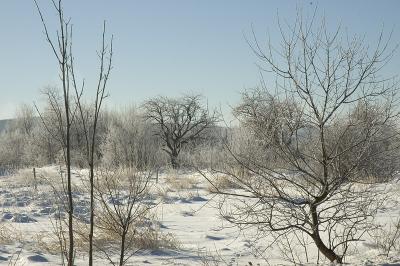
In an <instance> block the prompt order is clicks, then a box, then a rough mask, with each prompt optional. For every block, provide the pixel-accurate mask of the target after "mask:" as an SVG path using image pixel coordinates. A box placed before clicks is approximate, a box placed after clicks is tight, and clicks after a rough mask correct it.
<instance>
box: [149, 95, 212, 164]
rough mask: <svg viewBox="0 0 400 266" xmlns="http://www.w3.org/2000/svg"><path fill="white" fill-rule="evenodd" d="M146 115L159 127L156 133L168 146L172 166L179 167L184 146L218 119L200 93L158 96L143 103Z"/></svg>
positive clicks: (165, 149) (196, 138)
mask: <svg viewBox="0 0 400 266" xmlns="http://www.w3.org/2000/svg"><path fill="white" fill-rule="evenodd" d="M143 107H144V109H145V117H146V118H147V119H148V120H150V121H152V122H154V123H155V124H156V125H157V127H158V133H157V135H158V136H159V137H160V138H161V139H162V141H163V142H164V144H165V146H164V148H163V150H164V151H165V152H166V153H168V155H169V157H170V160H171V165H172V167H173V168H174V169H175V168H178V167H179V162H178V155H179V153H180V151H181V149H182V147H183V146H184V145H186V144H187V143H189V142H192V141H195V140H198V139H200V138H201V137H202V136H204V132H205V130H206V129H207V128H210V127H212V126H214V125H215V123H216V122H217V121H218V116H217V113H216V112H211V113H210V112H209V110H208V108H207V107H205V106H203V105H202V103H201V96H200V95H188V96H183V97H181V98H168V97H156V98H153V99H150V100H148V101H147V102H145V103H144V105H143Z"/></svg>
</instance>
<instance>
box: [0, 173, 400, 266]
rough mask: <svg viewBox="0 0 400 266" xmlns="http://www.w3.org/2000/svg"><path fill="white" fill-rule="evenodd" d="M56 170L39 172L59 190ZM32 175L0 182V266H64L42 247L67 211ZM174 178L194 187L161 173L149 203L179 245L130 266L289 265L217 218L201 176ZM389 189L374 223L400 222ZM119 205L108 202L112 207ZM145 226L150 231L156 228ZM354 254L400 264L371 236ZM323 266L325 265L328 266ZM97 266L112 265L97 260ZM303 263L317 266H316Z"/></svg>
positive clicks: (79, 206) (355, 258)
mask: <svg viewBox="0 0 400 266" xmlns="http://www.w3.org/2000/svg"><path fill="white" fill-rule="evenodd" d="M58 169H59V168H58V167H56V166H48V167H44V168H40V169H37V173H38V174H39V175H41V176H42V177H46V178H47V180H48V181H54V182H55V184H57V182H58V184H59V183H60V181H59V180H58V181H57V178H59V176H58ZM21 173H22V174H21ZM29 173H30V171H29V170H26V171H25V172H24V171H22V172H20V173H16V174H15V175H12V176H4V177H1V178H0V187H1V188H2V189H1V191H0V211H1V214H0V215H1V216H0V217H1V222H0V228H2V229H1V230H0V265H10V264H12V265H61V260H60V255H59V254H51V253H50V252H48V251H46V250H45V249H44V248H43V245H42V244H40V243H43V242H44V241H46V239H49V238H51V237H54V232H53V229H54V226H53V225H54V221H55V217H57V216H59V215H62V216H65V215H66V213H65V211H64V210H63V209H62V208H61V209H58V208H56V207H55V206H56V204H55V203H56V202H57V199H56V197H55V196H54V193H53V192H52V188H51V187H50V186H49V185H47V184H46V182H40V183H39V185H38V189H37V190H35V188H34V186H33V183H32V182H33V181H32V180H31V179H33V178H31V177H30V176H29ZM78 175H80V176H83V175H84V173H82V172H78V171H76V175H74V184H75V186H76V187H79V186H81V184H82V182H81V181H80V179H79V178H78ZM174 178H175V179H176V180H175V182H179V180H184V179H190V185H188V186H187V187H186V186H181V187H178V186H171V180H169V179H170V177H168V174H167V173H164V174H161V175H160V177H159V183H157V184H156V183H155V181H154V183H153V184H152V189H151V191H152V195H151V196H149V197H148V198H146V200H145V201H144V203H146V204H149V205H152V206H155V207H154V209H153V211H154V212H155V216H156V217H157V219H158V223H156V224H155V226H156V227H158V229H159V230H160V231H161V232H162V233H165V234H167V233H169V234H172V235H173V236H174V237H175V239H176V240H177V241H178V242H179V245H178V248H177V249H176V250H170V249H160V250H143V251H140V252H138V253H137V254H135V255H134V256H133V257H132V258H131V259H130V260H129V262H128V265H232V266H233V265H249V262H251V263H252V265H258V264H259V265H292V263H290V262H288V261H287V260H285V259H284V258H282V256H281V255H280V253H279V252H278V248H277V247H275V246H272V247H271V248H270V249H268V250H267V252H265V254H264V255H265V256H266V257H265V258H262V257H260V256H259V255H257V253H256V250H255V248H256V247H260V245H261V246H262V244H263V241H262V240H261V241H259V242H258V244H256V243H255V242H254V231H252V229H249V230H248V231H246V230H244V231H241V230H238V229H237V228H236V227H234V226H232V225H231V224H229V223H228V222H226V221H224V220H223V219H221V218H220V216H219V212H218V210H217V208H216V207H217V206H218V197H216V196H215V195H214V194H211V193H210V192H209V189H207V188H208V187H209V185H208V183H207V181H206V180H205V179H203V178H202V177H201V175H199V174H197V173H176V174H175V176H174ZM389 187H390V189H391V191H392V192H393V195H395V196H394V197H393V198H391V200H390V201H388V203H387V206H386V208H385V209H384V211H381V212H380V213H379V214H378V216H379V217H378V219H377V221H378V222H379V223H381V224H383V225H385V224H387V223H389V222H390V221H393V219H396V217H400V204H399V201H400V196H399V195H400V193H399V192H400V183H396V182H393V183H391V184H390V186H389ZM74 199H75V202H76V206H75V214H76V217H77V218H78V219H80V220H81V221H84V222H87V221H88V218H89V198H88V195H87V194H85V193H83V192H77V193H74ZM118 200H119V199H113V198H110V201H118ZM142 226H151V222H150V221H149V224H147V223H144V224H142ZM153 226H154V225H153ZM39 239H40V241H39ZM54 248H56V247H54ZM311 249H312V248H310V250H311ZM312 252H313V251H310V254H311V255H310V256H312ZM349 252H350V254H349V256H348V257H347V258H346V263H347V264H348V265H381V266H384V265H385V266H396V265H397V266H400V254H398V253H396V252H392V253H391V254H390V255H389V256H388V257H386V256H383V255H382V251H381V250H379V248H378V246H377V245H376V243H374V241H373V240H372V239H370V238H368V237H367V238H366V240H365V241H363V242H360V243H358V244H357V245H355V246H354V247H353V248H352V249H351V250H350V251H349ZM205 261H208V262H207V263H206V262H205ZM87 263H88V258H87V256H86V255H85V253H82V252H81V253H77V257H76V265H87ZM322 264H323V263H322ZM325 264H326V265H328V263H327V262H325ZM95 265H109V263H108V261H107V260H106V259H105V258H103V257H100V254H96V257H95ZM305 265H315V262H314V261H312V262H310V263H308V264H305Z"/></svg>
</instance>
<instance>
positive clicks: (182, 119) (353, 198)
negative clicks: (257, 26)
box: [0, 0, 400, 265]
mask: <svg viewBox="0 0 400 266" xmlns="http://www.w3.org/2000/svg"><path fill="white" fill-rule="evenodd" d="M52 3H53V6H52V7H53V11H55V13H56V14H57V18H58V23H59V24H58V25H57V34H55V35H54V34H52V33H51V32H49V29H48V22H47V20H46V15H47V14H44V13H42V7H41V6H40V5H41V4H42V2H37V1H35V4H36V8H37V10H36V11H37V13H38V19H40V20H41V22H42V25H43V31H44V36H43V37H44V39H45V40H46V41H47V44H48V46H49V53H51V54H53V55H54V58H55V66H56V67H58V71H59V78H60V80H59V81H60V82H59V85H58V86H55V87H45V88H44V89H43V90H42V94H43V96H44V99H45V102H44V104H43V106H44V107H41V106H42V105H33V106H31V105H28V104H24V105H21V106H19V108H18V109H17V110H16V113H15V119H11V120H7V121H0V210H1V221H0V265H31V264H36V265H87V264H89V265H146V264H152V265H317V264H321V265H330V264H342V263H345V264H349V265H399V263H400V182H399V171H400V135H399V133H400V131H399V130H400V127H399V126H400V124H399V122H400V121H399V111H400V109H399V95H398V91H399V87H398V85H399V84H398V82H397V80H396V78H394V77H386V76H384V74H383V73H384V72H382V69H384V67H385V65H386V64H387V63H388V62H389V61H390V60H391V58H392V56H393V54H394V53H395V50H396V49H395V48H396V46H395V45H393V44H392V43H391V39H390V34H385V32H383V31H382V32H381V33H379V34H378V38H377V41H376V43H372V44H366V43H364V40H363V39H362V38H360V37H358V36H354V37H352V36H348V35H346V33H345V32H344V31H342V29H341V28H340V27H338V28H336V29H335V30H333V31H332V30H330V29H328V27H327V26H326V25H325V23H324V20H323V19H321V20H319V19H318V18H317V16H315V17H314V18H312V19H310V20H307V19H304V18H303V17H302V16H301V15H300V14H299V15H298V17H297V19H296V21H295V23H294V24H283V25H281V24H279V28H280V33H281V39H280V40H269V42H268V43H266V44H265V43H261V42H260V40H259V38H258V36H257V34H256V33H255V32H252V33H251V34H250V37H249V36H248V38H247V39H246V40H247V42H248V44H249V50H250V51H252V52H253V53H254V55H255V58H256V60H257V64H258V65H259V67H260V71H261V73H262V77H263V78H262V81H261V84H260V86H259V87H257V88H249V89H246V90H244V91H242V94H241V100H240V102H239V103H238V104H237V105H236V106H234V107H233V108H232V114H233V116H234V117H235V123H234V124H233V126H228V125H227V123H224V117H223V114H221V113H220V112H219V111H217V109H213V108H212V107H210V106H208V103H207V99H206V98H205V97H204V96H202V95H200V94H189V93H188V94H185V95H182V96H181V97H169V96H155V97H153V98H150V99H147V100H145V101H144V102H141V103H132V105H131V106H128V107H123V108H120V109H118V110H114V109H107V108H105V105H104V102H105V101H107V97H108V96H109V90H108V87H107V85H108V83H107V82H108V80H109V78H112V69H113V63H114V62H113V37H112V35H109V34H108V32H107V28H106V23H104V25H102V26H103V30H102V35H101V36H99V40H100V45H99V48H98V50H97V52H98V56H99V61H98V66H94V67H95V68H96V69H97V70H98V72H99V73H98V76H97V77H98V79H97V81H96V86H95V87H94V88H90V87H88V86H86V84H85V81H84V80H78V75H77V73H75V69H76V68H75V61H74V52H73V51H74V49H73V42H72V40H73V39H72V33H73V31H72V30H73V28H72V24H71V20H70V19H66V17H67V16H66V15H65V14H64V9H63V5H62V1H61V0H59V1H54V0H53V2H52ZM52 36H55V38H53V37H52ZM79 76H81V74H79ZM271 76H272V77H273V80H274V82H272V83H271V82H269V81H268V80H269V78H268V77H271ZM39 106H40V107H39Z"/></svg>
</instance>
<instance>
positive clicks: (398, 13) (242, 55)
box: [0, 0, 400, 119]
mask: <svg viewBox="0 0 400 266" xmlns="http://www.w3.org/2000/svg"><path fill="white" fill-rule="evenodd" d="M38 2H39V5H40V6H41V7H42V9H43V13H44V15H45V18H46V19H47V21H48V23H49V28H50V32H51V33H54V30H55V26H56V20H55V18H56V17H55V13H54V10H52V9H51V8H50V7H51V3H50V0H38ZM64 2H65V3H64V5H65V13H66V15H67V16H69V17H71V18H72V23H73V24H74V51H75V58H76V63H77V66H76V68H77V71H78V72H79V75H80V76H81V77H82V76H84V77H86V80H87V84H88V87H87V94H90V91H93V90H92V89H93V87H90V86H93V85H94V82H95V75H96V74H97V67H98V65H97V61H96V60H97V56H96V53H95V50H96V49H97V48H98V45H99V41H100V33H101V27H102V21H103V20H104V19H105V20H107V24H108V32H109V33H113V34H114V36H115V39H114V52H115V54H114V69H113V72H112V75H111V79H110V83H109V91H110V94H111V97H110V98H109V99H108V100H107V101H108V105H109V106H115V105H121V106H122V105H128V104H132V103H141V102H142V101H143V100H145V99H146V98H149V97H153V96H156V95H168V96H178V95H180V94H181V93H184V92H198V93H202V94H203V95H204V96H206V97H207V98H208V102H209V105H211V106H219V105H221V106H222V107H223V109H224V110H225V111H227V110H228V107H227V106H229V104H230V105H233V104H235V103H236V102H237V101H238V100H239V92H240V91H241V90H243V89H244V88H250V87H254V86H257V85H258V83H259V73H258V69H257V67H256V66H255V64H254V63H255V62H256V57H255V56H254V55H253V54H252V52H251V50H250V49H249V47H248V45H247V43H246V42H245V40H244V37H243V35H244V34H250V32H251V25H253V26H254V29H255V31H256V33H257V34H258V35H259V36H260V38H261V39H263V38H264V37H265V34H266V32H267V31H269V33H270V35H271V39H272V41H273V42H275V41H276V42H278V41H279V38H278V35H277V24H276V15H277V13H279V16H280V17H281V18H283V19H287V20H288V21H293V19H294V18H295V16H296V6H297V7H302V9H303V12H304V13H310V12H312V11H313V10H314V8H315V6H316V5H317V6H318V13H317V14H318V15H319V16H321V15H323V14H325V16H326V18H327V21H328V23H329V24H330V25H333V26H335V25H338V24H339V23H340V24H341V25H343V26H344V27H346V28H347V29H348V30H349V32H350V33H359V34H363V33H365V34H366V36H367V37H366V40H367V41H368V42H371V43H372V44H373V43H374V41H375V40H376V37H377V35H378V33H379V31H380V29H381V28H382V25H383V24H384V26H385V30H386V31H390V30H392V29H394V34H393V37H392V43H393V44H396V43H400V29H399V26H400V1H396V0H391V1H390V0H383V1H372V0H370V1H366V0H358V1H348V0H341V1H338V0H336V1H328V0H326V1H310V0H308V1H292V0H286V1H283V0H276V1H266V0H265V1H244V0H241V1H239V0H234V1H227V0H226V1H222V0H220V1H216V0H208V1H207V0H203V1H200V0H198V1H194V0H158V1H156V0H142V1H134V0H129V1H128V0H114V1H112V0H64ZM0 36H1V42H0V46H1V47H0V119H3V118H9V117H12V116H13V113H14V110H15V107H16V105H18V104H19V103H22V102H25V103H32V102H33V101H36V102H40V101H41V99H42V97H41V95H40V89H42V88H43V87H45V86H47V85H56V84H58V79H57V65H56V61H55V58H54V57H53V55H52V54H51V51H50V49H49V46H48V45H47V43H46V42H45V38H44V36H43V31H42V26H41V23H40V19H39V17H38V14H37V12H36V10H35V7H34V4H33V0H32V1H31V0H1V3H0ZM384 71H387V73H388V75H391V74H397V73H400V51H398V52H397V53H396V55H395V56H394V58H393V60H392V62H391V64H390V65H389V66H388V68H387V69H385V70H384Z"/></svg>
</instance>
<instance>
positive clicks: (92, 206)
mask: <svg viewBox="0 0 400 266" xmlns="http://www.w3.org/2000/svg"><path fill="white" fill-rule="evenodd" d="M93 167H94V166H93V160H92V162H91V164H90V176H89V179H90V232H89V265H90V266H92V265H93V228H94V195H93V188H94V169H93Z"/></svg>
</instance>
